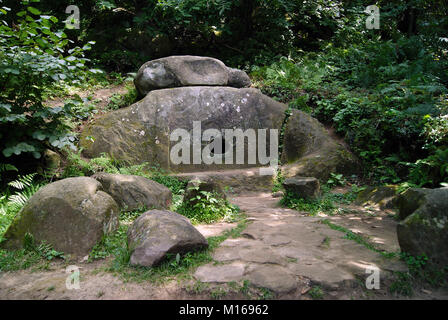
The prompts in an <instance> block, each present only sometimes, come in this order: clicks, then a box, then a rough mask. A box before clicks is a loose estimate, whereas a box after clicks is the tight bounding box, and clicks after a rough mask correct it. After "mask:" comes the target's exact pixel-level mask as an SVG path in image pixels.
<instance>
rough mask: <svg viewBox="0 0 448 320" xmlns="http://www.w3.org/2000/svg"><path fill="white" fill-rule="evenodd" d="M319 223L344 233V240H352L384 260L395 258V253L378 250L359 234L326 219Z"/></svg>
mask: <svg viewBox="0 0 448 320" xmlns="http://www.w3.org/2000/svg"><path fill="white" fill-rule="evenodd" d="M319 223H323V224H326V225H327V226H329V227H330V228H331V229H333V230H337V231H340V232H342V233H345V236H344V239H348V240H353V241H355V242H356V243H359V244H361V245H363V246H364V247H366V248H367V249H369V250H372V251H374V252H377V253H379V254H381V255H382V256H383V257H385V258H393V257H396V256H397V253H395V252H387V251H384V250H380V249H378V248H376V247H375V246H374V245H373V244H372V243H371V242H369V241H368V240H367V239H366V238H365V237H363V236H361V235H359V234H356V233H354V232H353V231H351V230H349V229H347V228H345V227H343V226H340V225H337V224H334V223H332V222H330V221H329V220H328V219H323V220H320V221H319Z"/></svg>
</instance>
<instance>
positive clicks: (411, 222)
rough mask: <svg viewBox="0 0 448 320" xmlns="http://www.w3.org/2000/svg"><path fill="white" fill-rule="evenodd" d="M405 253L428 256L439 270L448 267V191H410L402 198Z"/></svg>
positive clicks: (401, 233)
mask: <svg viewBox="0 0 448 320" xmlns="http://www.w3.org/2000/svg"><path fill="white" fill-rule="evenodd" d="M398 205H399V210H400V217H401V218H402V219H404V220H403V221H401V222H400V223H399V224H398V226H397V235H398V242H399V244H400V247H401V250H402V251H404V252H407V253H409V254H411V255H414V256H421V255H426V256H427V257H428V258H429V263H430V264H431V265H433V266H435V267H437V268H444V267H448V188H440V189H409V190H407V191H406V192H404V193H403V194H402V195H400V196H399V198H398Z"/></svg>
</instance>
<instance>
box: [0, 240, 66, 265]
mask: <svg viewBox="0 0 448 320" xmlns="http://www.w3.org/2000/svg"><path fill="white" fill-rule="evenodd" d="M56 258H60V259H65V256H64V253H63V252H59V251H56V250H54V249H53V248H52V247H51V245H49V244H47V243H45V242H42V243H40V244H36V242H35V240H34V238H33V237H32V236H31V235H30V234H26V235H25V240H24V248H23V249H19V250H12V251H9V250H4V249H0V271H3V272H6V271H17V270H23V269H29V268H30V267H32V266H37V267H38V268H39V269H47V268H48V262H50V261H52V260H54V259H56Z"/></svg>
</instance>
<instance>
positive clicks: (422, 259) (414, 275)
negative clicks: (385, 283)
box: [389, 252, 448, 297]
mask: <svg viewBox="0 0 448 320" xmlns="http://www.w3.org/2000/svg"><path fill="white" fill-rule="evenodd" d="M400 259H401V260H403V261H404V262H405V263H406V264H407V265H408V268H409V272H395V280H394V281H393V282H392V284H391V285H390V286H389V291H390V292H391V293H392V294H397V295H404V296H409V297H411V296H413V295H414V287H416V286H422V287H424V286H430V287H432V288H441V287H447V286H448V280H447V279H448V268H445V269H436V268H434V267H432V266H430V265H428V264H427V262H428V257H426V256H425V255H422V256H417V257H415V256H412V255H410V254H408V253H405V252H402V253H400Z"/></svg>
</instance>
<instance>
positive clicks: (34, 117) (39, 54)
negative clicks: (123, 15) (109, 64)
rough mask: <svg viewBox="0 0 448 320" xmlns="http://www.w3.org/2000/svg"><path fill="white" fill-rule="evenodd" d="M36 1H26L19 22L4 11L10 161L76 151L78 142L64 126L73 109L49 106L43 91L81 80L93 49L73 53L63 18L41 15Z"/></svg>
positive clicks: (2, 99) (0, 40)
mask: <svg viewBox="0 0 448 320" xmlns="http://www.w3.org/2000/svg"><path fill="white" fill-rule="evenodd" d="M31 2H33V3H37V2H39V0H32V1H30V0H22V1H21V2H20V3H21V9H20V11H18V12H16V14H15V17H11V10H10V9H9V8H7V7H2V8H1V9H0V19H2V20H1V24H0V83H1V85H0V87H1V90H0V123H1V124H2V125H1V129H0V136H1V137H2V141H3V142H2V144H1V145H0V149H1V151H2V154H3V156H5V157H10V156H12V155H20V154H22V153H30V154H32V155H33V156H34V157H35V158H40V157H41V152H42V151H43V150H44V149H45V148H46V147H48V146H49V145H51V146H53V147H56V148H63V147H64V146H73V142H74V141H75V137H74V135H73V134H71V133H70V132H69V128H68V127H67V125H66V124H65V123H64V119H66V118H67V117H72V112H71V110H70V106H69V105H66V106H64V107H54V108H51V107H47V106H45V105H44V103H43V91H44V89H45V88H46V87H49V86H52V85H53V84H55V83H58V82H60V81H68V80H70V81H76V80H77V79H79V78H82V76H83V73H85V72H86V70H87V69H86V66H85V65H86V62H87V59H86V58H85V57H84V52H85V51H87V50H89V49H90V45H91V44H92V43H89V44H87V45H85V46H84V47H82V48H81V47H72V48H70V47H69V46H70V44H71V41H70V40H68V39H67V35H66V34H65V33H64V32H63V31H57V30H55V28H56V23H57V22H58V19H57V18H56V17H53V16H49V15H44V14H41V12H40V11H39V10H38V9H36V8H35V7H33V6H31ZM8 21H9V22H8ZM11 21H16V22H15V23H14V24H13V23H11Z"/></svg>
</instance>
